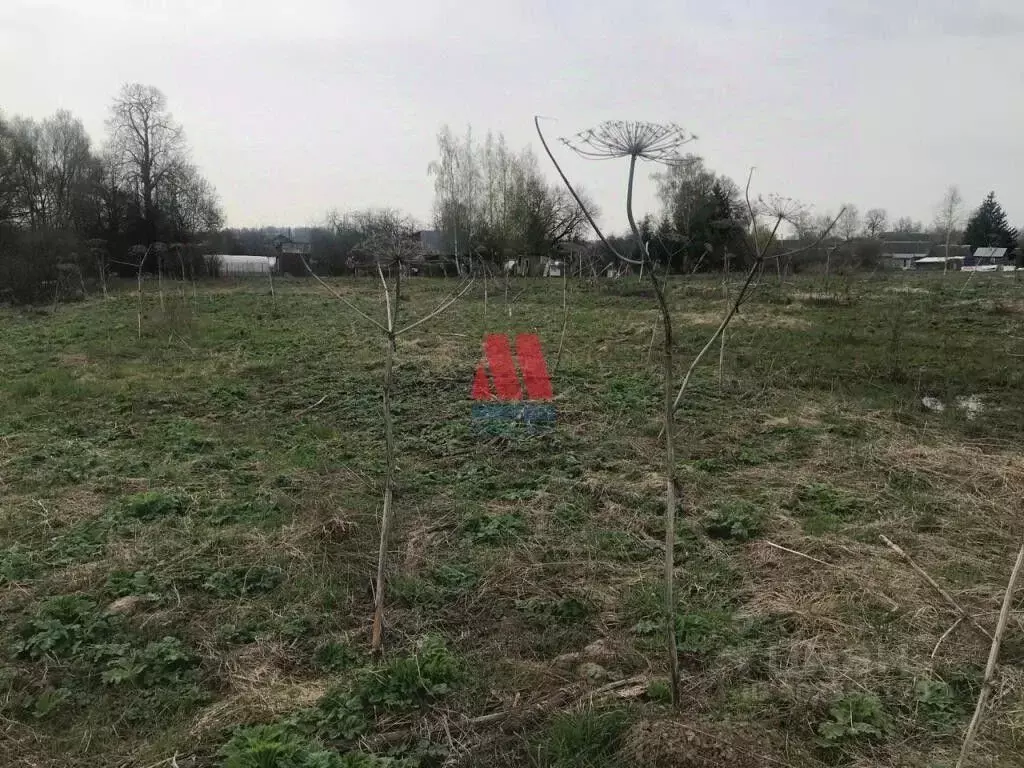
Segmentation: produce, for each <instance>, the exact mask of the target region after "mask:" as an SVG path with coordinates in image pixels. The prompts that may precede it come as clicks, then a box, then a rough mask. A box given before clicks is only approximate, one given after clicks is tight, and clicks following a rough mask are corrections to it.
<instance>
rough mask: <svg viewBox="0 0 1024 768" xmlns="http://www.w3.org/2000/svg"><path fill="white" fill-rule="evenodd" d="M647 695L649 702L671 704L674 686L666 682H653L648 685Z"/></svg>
mask: <svg viewBox="0 0 1024 768" xmlns="http://www.w3.org/2000/svg"><path fill="white" fill-rule="evenodd" d="M645 695H646V697H647V699H648V700H649V701H656V702H658V703H659V704H670V703H671V702H672V686H671V685H669V684H668V682H667V681H665V680H651V682H650V683H648V684H647V692H646V694H645Z"/></svg>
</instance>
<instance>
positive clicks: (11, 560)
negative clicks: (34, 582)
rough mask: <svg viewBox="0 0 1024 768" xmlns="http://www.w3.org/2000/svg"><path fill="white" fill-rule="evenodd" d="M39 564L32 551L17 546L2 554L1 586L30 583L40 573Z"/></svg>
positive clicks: (0, 555) (0, 566) (0, 560)
mask: <svg viewBox="0 0 1024 768" xmlns="http://www.w3.org/2000/svg"><path fill="white" fill-rule="evenodd" d="M39 567H40V566H39V563H38V562H37V560H36V556H35V554H34V553H33V552H31V551H30V550H27V549H25V548H24V547H22V546H20V545H18V544H15V545H13V546H11V547H8V548H7V549H5V550H3V551H2V552H0V585H3V584H6V583H8V582H19V581H28V580H29V579H32V578H35V576H36V574H38V573H39Z"/></svg>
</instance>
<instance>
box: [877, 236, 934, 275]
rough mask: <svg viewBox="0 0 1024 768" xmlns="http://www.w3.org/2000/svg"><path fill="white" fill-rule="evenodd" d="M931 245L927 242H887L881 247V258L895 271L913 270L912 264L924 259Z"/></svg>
mask: <svg viewBox="0 0 1024 768" xmlns="http://www.w3.org/2000/svg"><path fill="white" fill-rule="evenodd" d="M931 249H932V244H931V243H930V242H929V241H928V240H889V241H887V242H885V243H884V244H883V245H882V258H883V260H884V261H885V263H886V264H888V265H889V266H891V267H894V268H896V269H913V268H914V264H915V263H916V262H918V261H920V260H921V259H924V258H926V257H927V256H928V255H929V253H930V252H931Z"/></svg>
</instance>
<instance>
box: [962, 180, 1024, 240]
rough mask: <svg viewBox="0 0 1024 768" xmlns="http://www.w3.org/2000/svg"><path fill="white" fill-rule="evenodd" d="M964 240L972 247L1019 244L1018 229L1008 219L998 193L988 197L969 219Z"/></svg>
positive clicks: (989, 194)
mask: <svg viewBox="0 0 1024 768" xmlns="http://www.w3.org/2000/svg"><path fill="white" fill-rule="evenodd" d="M964 242H965V243H967V244H968V245H970V246H971V247H972V248H983V247H994V248H1013V247H1015V246H1016V245H1017V230H1015V229H1013V228H1012V227H1011V226H1010V225H1009V224H1008V223H1007V220H1006V212H1005V211H1003V207H1002V206H1001V205H999V202H998V201H997V200H996V193H995V192H989V193H988V197H986V198H985V201H984V202H983V203H982V204H981V207H979V208H978V210H976V211H975V212H974V214H973V215H972V216H971V218H970V219H968V221H967V229H966V230H964Z"/></svg>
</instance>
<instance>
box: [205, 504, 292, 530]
mask: <svg viewBox="0 0 1024 768" xmlns="http://www.w3.org/2000/svg"><path fill="white" fill-rule="evenodd" d="M285 519H286V515H285V512H284V510H283V509H281V507H280V505H279V504H278V503H277V502H276V501H274V500H272V499H266V498H255V499H246V500H244V501H222V502H219V503H218V504H216V505H214V507H213V508H212V509H211V510H210V513H209V520H210V522H211V523H212V524H213V525H231V524H235V523H244V524H247V525H258V526H262V527H268V528H271V527H274V526H278V525H281V524H282V523H284V522H285Z"/></svg>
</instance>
